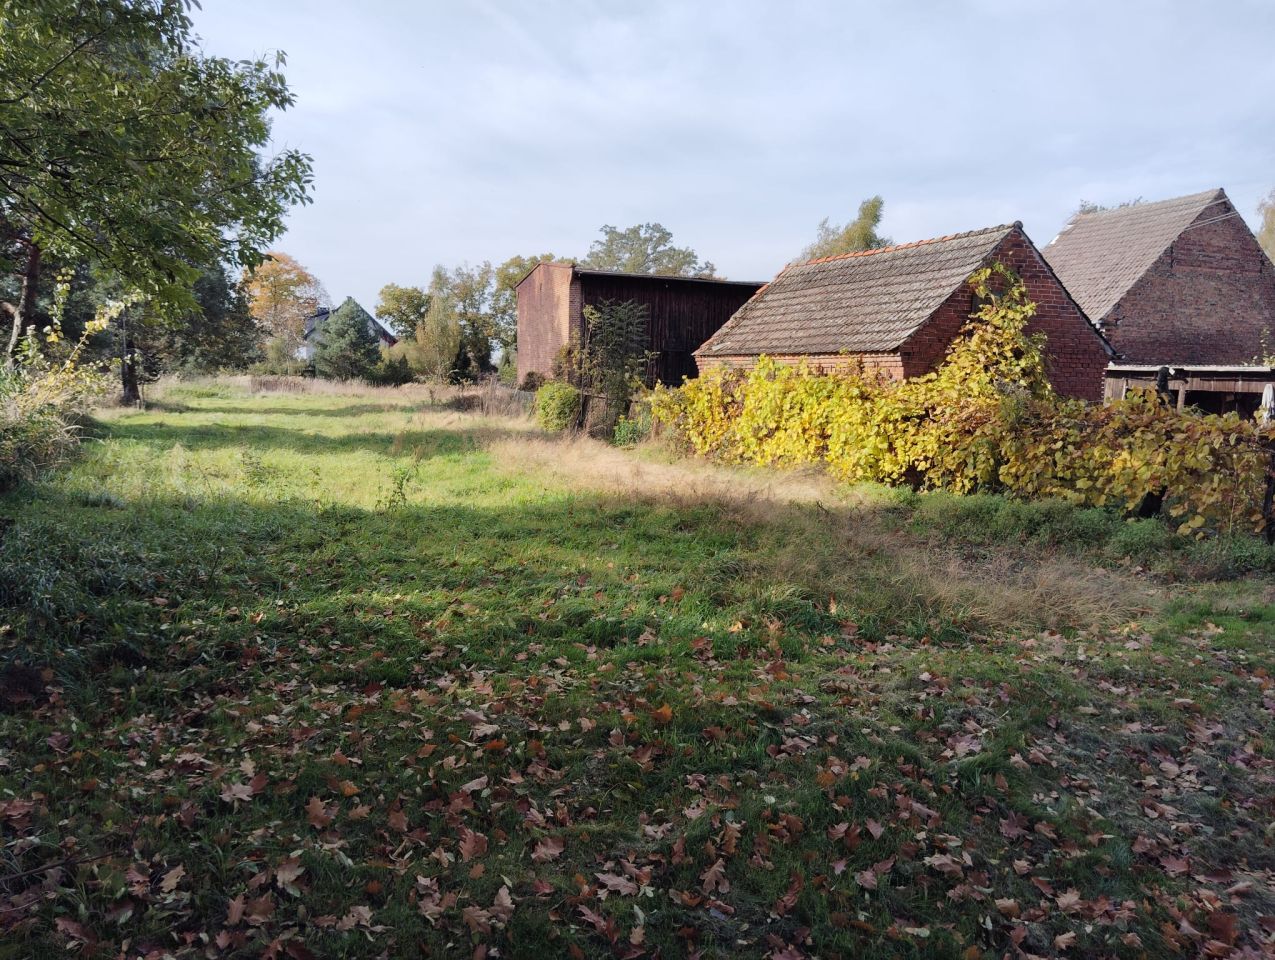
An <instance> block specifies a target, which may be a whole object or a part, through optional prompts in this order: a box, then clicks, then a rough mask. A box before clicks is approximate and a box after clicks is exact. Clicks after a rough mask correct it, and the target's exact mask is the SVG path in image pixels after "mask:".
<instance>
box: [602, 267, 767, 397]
mask: <svg viewBox="0 0 1275 960" xmlns="http://www.w3.org/2000/svg"><path fill="white" fill-rule="evenodd" d="M579 282H580V294H581V301H582V306H597V305H598V304H599V303H600V302H602V301H603V300H615V301H618V302H623V301H625V300H633V301H636V302H637V303H641V304H645V305H646V307H647V309H648V310H649V311H650V317H649V321H648V330H649V331H650V348H649V349H650V350H651V351H653V352H654V353H656V358H655V360H654V362H653V364H652V367H651V369H650V371H649V374H648V376H649V379H650V381H651V382H654V381H656V380H658V381H660V382H661V383H666V384H669V385H671V386H677V385H678V384H680V383H681V382H682V378H683V377H694V376H696V375H697V374H698V372H699V371H698V370H697V368H696V366H695V357H694V356H693V355H692V354H693V353H694V352H695V351H696V350H698V349H699V348H700V346H702V345H703V343H704V341H706V340H707V339H708V338H709V337H711V336H712V335H713V334H714V333H716V332H717V331H718V329H719V328H720V327H721V326H722V324H724V323H725V322H726V321H727V320H729V319H730V318H731V315H732V314H734V312H735V311H736V310H738V309H739V308H740V307H742V306H743V305H744V303H745V302H746V301H747V300H748V298H749V297H751V296H752V295H753V294H754V293H755V292H756V291H757V289H758V288H759V287H761V284H760V283H758V284H742V283H741V284H735V283H730V284H727V283H721V284H717V283H702V282H694V281H687V280H679V279H677V278H675V277H649V278H648V277H627V276H598V275H594V274H588V273H582V274H580V277H579Z"/></svg>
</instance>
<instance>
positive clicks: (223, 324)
mask: <svg viewBox="0 0 1275 960" xmlns="http://www.w3.org/2000/svg"><path fill="white" fill-rule="evenodd" d="M194 294H195V301H196V303H198V305H199V307H198V309H197V310H190V311H184V312H183V313H181V314H180V315H178V316H177V317H175V318H174V319H173V320H172V321H170V322H169V323H167V324H164V325H163V326H161V327H159V328H158V329H157V330H156V331H155V333H154V335H153V336H152V337H151V338H150V341H151V342H150V343H148V344H147V346H146V347H145V348H144V349H146V353H147V359H148V361H150V363H151V364H152V366H153V368H154V369H155V370H156V372H167V371H174V370H187V371H191V372H200V373H204V372H216V371H218V370H242V369H244V368H246V367H247V366H249V365H250V364H252V363H254V362H256V361H257V360H259V359H260V358H261V331H260V329H259V328H258V327H257V324H256V322H255V321H254V320H253V317H252V313H251V312H250V311H249V309H248V296H247V293H246V291H245V290H244V287H243V284H241V283H236V282H235V281H233V280H232V279H231V277H230V275H229V274H228V273H227V272H226V270H225V269H224V268H223V267H219V266H218V267H210V268H207V269H205V270H204V271H203V272H202V273H201V274H200V276H199V279H197V280H196V281H195V284H194Z"/></svg>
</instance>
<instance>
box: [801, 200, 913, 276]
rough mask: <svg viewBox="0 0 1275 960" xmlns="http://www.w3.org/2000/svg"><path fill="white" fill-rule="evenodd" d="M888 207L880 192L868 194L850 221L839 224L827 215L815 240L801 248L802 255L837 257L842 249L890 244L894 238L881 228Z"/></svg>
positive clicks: (818, 228)
mask: <svg viewBox="0 0 1275 960" xmlns="http://www.w3.org/2000/svg"><path fill="white" fill-rule="evenodd" d="M884 209H885V201H884V200H882V199H881V197H880V195H877V196H875V197H868V199H867V200H864V201H863V202H862V203H861V204H859V213H858V215H857V216H856V217H855V218H854V219H853V220H851V221H850V222H849V223H846V224H844V225H837V224H835V223H832V222H830V221H829V219H828V218H827V217H824V218H823V220H821V221H820V222H819V226H818V227H817V228H816V233H815V241H814V243H812V244H810V246H808V247H806V248H805V250H803V251H802V252H801V257H802V259H803V260H817V259H818V258H820V257H835V256H837V255H838V254H842V253H855V252H857V251H859V250H876V249H877V248H878V247H888V246H889V245H890V243H891V242H892V241H891V240H890V239H889V238H888V237H883V236H882V235H881V234H880V233H878V232H877V229H878V228H879V227H880V226H881V214H882V212H883V211H884Z"/></svg>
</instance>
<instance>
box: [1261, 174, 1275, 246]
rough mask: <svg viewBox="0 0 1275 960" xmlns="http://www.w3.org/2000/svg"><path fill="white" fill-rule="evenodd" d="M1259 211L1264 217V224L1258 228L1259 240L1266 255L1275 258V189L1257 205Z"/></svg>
mask: <svg viewBox="0 0 1275 960" xmlns="http://www.w3.org/2000/svg"><path fill="white" fill-rule="evenodd" d="M1257 212H1258V213H1259V214H1260V215H1261V217H1262V225H1261V226H1260V227H1258V228H1257V242H1258V243H1260V244H1261V245H1262V249H1263V250H1265V251H1266V255H1267V256H1268V257H1270V258H1271V259H1272V260H1275V190H1272V191H1271V192H1270V194H1269V195H1268V196H1267V197H1266V199H1265V200H1263V201H1262V202H1261V203H1259V204H1258V205H1257Z"/></svg>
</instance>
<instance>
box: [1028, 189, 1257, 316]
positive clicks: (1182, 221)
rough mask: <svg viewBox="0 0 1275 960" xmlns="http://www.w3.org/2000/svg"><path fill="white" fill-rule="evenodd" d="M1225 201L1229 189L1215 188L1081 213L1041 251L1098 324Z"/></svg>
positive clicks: (1073, 295)
mask: <svg viewBox="0 0 1275 960" xmlns="http://www.w3.org/2000/svg"><path fill="white" fill-rule="evenodd" d="M1226 200H1227V197H1226V192H1225V191H1223V190H1221V189H1216V190H1205V191H1204V192H1202V193H1193V194H1190V195H1189V196H1185V197H1175V198H1173V199H1172V200H1160V201H1157V202H1155V203H1134V204H1130V205H1129V206H1127V207H1117V208H1115V209H1113V210H1095V211H1094V212H1092V213H1080V214H1077V215H1076V216H1075V217H1073V218H1072V219H1071V221H1070V222H1069V223H1068V224H1067V226H1065V227H1063V229H1062V232H1061V233H1059V234H1058V236H1057V237H1055V238H1054V239H1053V241H1052V242H1051V243H1050V244H1049V246H1047V247H1045V248H1044V249H1043V250H1041V254H1042V255H1043V256H1044V258H1045V260H1046V261H1048V263H1049V265H1050V266H1051V267H1052V268H1053V270H1054V273H1056V274H1057V275H1058V278H1059V279H1060V280H1061V281H1062V282H1063V285H1064V286H1065V287H1066V288H1067V291H1068V292H1069V293H1070V294H1071V295H1072V297H1073V298H1075V300H1076V302H1077V303H1078V304H1080V307H1081V309H1082V310H1084V311H1085V313H1087V314H1088V315H1089V316H1090V318H1091V319H1093V321H1094V322H1095V323H1096V322H1099V321H1101V320H1102V319H1103V318H1104V317H1106V315H1107V314H1108V313H1109V312H1110V311H1111V308H1112V307H1114V306H1115V305H1116V304H1117V303H1118V302H1119V301H1120V299H1121V298H1122V297H1123V296H1124V295H1125V294H1126V293H1127V292H1128V291H1129V288H1130V287H1132V286H1133V285H1134V284H1135V283H1137V281H1138V280H1139V279H1140V278H1141V277H1142V276H1143V275H1144V274H1145V273H1146V272H1147V271H1148V270H1150V269H1151V267H1152V265H1153V264H1154V263H1155V262H1156V260H1158V259H1159V258H1160V255H1161V254H1162V253H1164V251H1165V250H1167V249H1168V247H1169V245H1170V244H1171V243H1173V241H1174V240H1176V239H1177V238H1178V237H1179V236H1180V235H1181V234H1182V231H1183V230H1185V229H1186V228H1187V227H1188V226H1190V225H1191V223H1192V222H1194V221H1195V220H1196V219H1197V218H1198V217H1199V216H1200V214H1201V213H1203V212H1204V211H1205V210H1206V209H1207V208H1209V207H1211V206H1213V205H1214V204H1221V203H1224V202H1226ZM1237 216H1238V214H1237Z"/></svg>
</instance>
